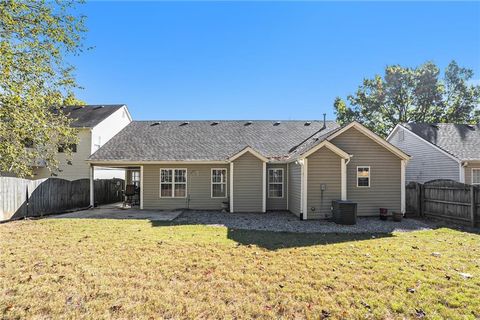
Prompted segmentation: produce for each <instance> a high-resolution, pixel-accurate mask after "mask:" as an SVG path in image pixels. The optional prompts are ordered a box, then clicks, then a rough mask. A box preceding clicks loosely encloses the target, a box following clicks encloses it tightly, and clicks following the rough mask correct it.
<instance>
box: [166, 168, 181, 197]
mask: <svg viewBox="0 0 480 320" xmlns="http://www.w3.org/2000/svg"><path fill="white" fill-rule="evenodd" d="M186 196H187V169H160V197H161V198H185V197H186Z"/></svg>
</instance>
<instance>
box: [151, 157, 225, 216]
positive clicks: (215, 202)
mask: <svg viewBox="0 0 480 320" xmlns="http://www.w3.org/2000/svg"><path fill="white" fill-rule="evenodd" d="M161 168H164V169H175V168H184V169H187V181H188V184H187V198H160V169H161ZM212 168H223V169H227V193H228V194H229V192H230V190H228V186H229V182H228V179H229V170H228V166H227V165H203V164H202V165H200V164H190V165H144V167H143V196H144V200H143V208H144V209H163V210H171V209H182V208H190V209H198V210H220V209H221V205H222V202H226V201H228V195H227V198H212V197H211V169H212Z"/></svg>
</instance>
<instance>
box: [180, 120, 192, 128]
mask: <svg viewBox="0 0 480 320" xmlns="http://www.w3.org/2000/svg"><path fill="white" fill-rule="evenodd" d="M189 123H190V122H188V121H185V122H183V123H181V124H180V127H182V126H186V125H187V124H189Z"/></svg>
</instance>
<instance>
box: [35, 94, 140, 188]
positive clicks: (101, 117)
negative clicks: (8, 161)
mask: <svg viewBox="0 0 480 320" xmlns="http://www.w3.org/2000/svg"><path fill="white" fill-rule="evenodd" d="M62 111H63V112H64V113H65V114H66V115H67V116H68V117H69V118H70V119H72V120H73V121H72V123H71V126H72V127H74V128H76V129H77V131H78V138H79V142H78V144H77V145H75V146H73V148H72V149H73V153H72V157H71V159H67V156H66V154H64V153H63V151H62V149H59V152H58V160H59V171H58V172H55V176H56V177H58V178H62V179H66V180H77V179H88V178H89V177H90V165H89V164H88V163H87V162H86V160H87V159H88V157H90V155H91V154H92V153H94V152H95V151H97V150H98V149H99V148H100V147H101V146H102V145H103V144H105V143H106V142H108V141H109V140H110V139H111V138H112V137H113V136H115V135H116V134H117V133H118V132H120V131H121V130H122V129H123V128H124V127H125V126H127V125H128V124H129V123H130V122H131V121H132V117H131V116H130V113H129V111H128V109H127V106H126V105H121V104H119V105H87V106H72V107H64V108H62ZM33 171H34V177H33V178H34V179H42V178H48V177H50V176H52V173H51V172H50V171H49V170H48V168H46V167H45V165H43V164H42V162H41V161H39V163H38V165H37V166H36V167H34V170H33ZM113 176H118V177H120V178H122V179H123V178H124V177H125V173H124V171H123V170H117V171H116V172H114V171H111V170H108V171H107V170H97V171H96V172H95V177H96V178H107V177H108V178H111V177H113Z"/></svg>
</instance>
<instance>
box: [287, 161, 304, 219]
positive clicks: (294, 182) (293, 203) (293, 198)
mask: <svg viewBox="0 0 480 320" xmlns="http://www.w3.org/2000/svg"><path fill="white" fill-rule="evenodd" d="M301 172H302V167H301V166H300V165H299V164H296V163H295V162H292V163H289V164H288V210H289V211H290V212H291V213H293V214H295V215H296V216H300V204H301V194H302V191H301V189H302V182H301V179H302V173H301Z"/></svg>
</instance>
